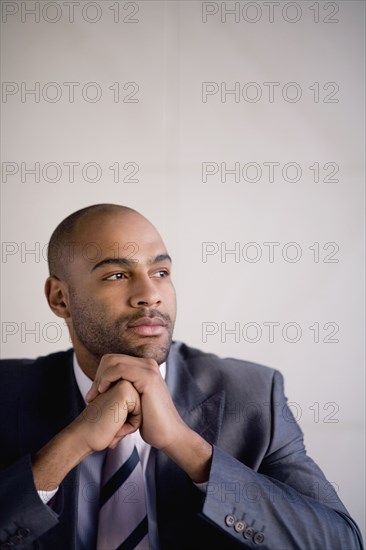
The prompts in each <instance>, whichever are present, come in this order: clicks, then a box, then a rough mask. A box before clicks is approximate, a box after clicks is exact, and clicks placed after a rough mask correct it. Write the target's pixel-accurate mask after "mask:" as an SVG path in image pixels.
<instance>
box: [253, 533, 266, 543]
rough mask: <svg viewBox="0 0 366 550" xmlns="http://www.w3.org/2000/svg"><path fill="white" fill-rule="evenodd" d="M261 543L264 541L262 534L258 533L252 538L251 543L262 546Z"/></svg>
mask: <svg viewBox="0 0 366 550" xmlns="http://www.w3.org/2000/svg"><path fill="white" fill-rule="evenodd" d="M263 541H264V534H263V533H261V532H260V531H258V532H257V533H256V534H255V535H254V537H253V542H255V543H256V544H262V542H263Z"/></svg>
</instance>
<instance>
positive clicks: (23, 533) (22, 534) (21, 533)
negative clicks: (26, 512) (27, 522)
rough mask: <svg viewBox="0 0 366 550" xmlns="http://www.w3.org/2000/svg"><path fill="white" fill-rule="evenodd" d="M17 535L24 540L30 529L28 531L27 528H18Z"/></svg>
mask: <svg viewBox="0 0 366 550" xmlns="http://www.w3.org/2000/svg"><path fill="white" fill-rule="evenodd" d="M17 535H19V536H20V537H24V538H25V537H28V536H29V535H30V529H28V527H19V529H18V531H17Z"/></svg>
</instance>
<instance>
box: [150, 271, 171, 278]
mask: <svg viewBox="0 0 366 550" xmlns="http://www.w3.org/2000/svg"><path fill="white" fill-rule="evenodd" d="M169 275H170V273H169V271H168V270H167V269H159V271H156V273H154V277H157V278H158V279H163V278H164V277H169Z"/></svg>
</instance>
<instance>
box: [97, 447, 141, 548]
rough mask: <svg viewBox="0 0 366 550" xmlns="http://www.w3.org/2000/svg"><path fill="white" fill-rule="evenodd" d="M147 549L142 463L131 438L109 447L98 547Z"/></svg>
mask: <svg viewBox="0 0 366 550" xmlns="http://www.w3.org/2000/svg"><path fill="white" fill-rule="evenodd" d="M133 549H136V550H149V539H148V523H147V515H146V503H145V488H144V479H143V473H142V466H141V462H140V458H139V455H138V452H137V449H136V447H135V446H134V443H133V440H132V438H130V437H129V436H127V437H125V438H124V439H123V440H122V441H121V442H120V443H119V444H118V445H117V447H116V448H115V449H108V452H107V455H106V460H105V464H104V467H103V475H102V489H101V493H100V510H99V525H98V539H97V550H133Z"/></svg>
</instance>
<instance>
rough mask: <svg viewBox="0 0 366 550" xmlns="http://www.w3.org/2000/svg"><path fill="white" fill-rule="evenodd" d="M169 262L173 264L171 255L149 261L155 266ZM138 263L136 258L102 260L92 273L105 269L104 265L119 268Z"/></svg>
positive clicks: (149, 263)
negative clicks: (100, 268) (101, 268)
mask: <svg viewBox="0 0 366 550" xmlns="http://www.w3.org/2000/svg"><path fill="white" fill-rule="evenodd" d="M165 261H168V262H170V263H172V259H171V257H170V256H169V254H158V255H157V256H155V258H151V259H150V260H148V261H147V264H148V265H155V264H158V263H160V262H165ZM137 263H138V260H136V259H134V258H104V260H101V261H100V262H98V263H97V264H95V265H94V266H93V267H92V269H91V271H94V270H95V269H98V268H99V267H103V266H104V265H118V266H126V265H127V266H131V265H136V264H137Z"/></svg>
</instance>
